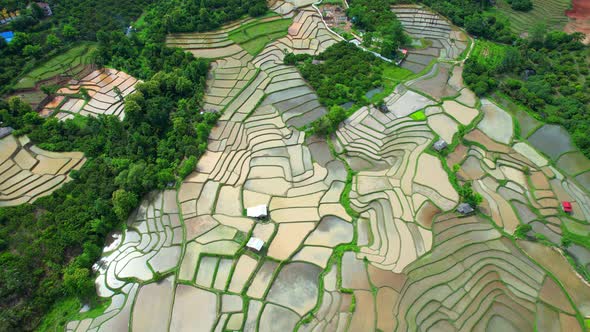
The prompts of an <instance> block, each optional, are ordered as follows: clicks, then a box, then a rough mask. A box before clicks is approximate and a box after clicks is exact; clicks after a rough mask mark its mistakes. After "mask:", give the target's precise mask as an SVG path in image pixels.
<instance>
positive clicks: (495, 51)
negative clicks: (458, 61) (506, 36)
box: [471, 39, 506, 68]
mask: <svg viewBox="0 0 590 332" xmlns="http://www.w3.org/2000/svg"><path fill="white" fill-rule="evenodd" d="M505 55H506V46H504V45H500V44H496V43H493V42H490V41H487V40H481V39H479V40H477V42H476V43H475V47H474V48H473V53H472V55H471V57H472V58H474V59H477V61H478V62H479V63H481V64H482V65H484V66H485V67H486V68H498V66H500V65H501V64H502V61H503V60H504V57H505Z"/></svg>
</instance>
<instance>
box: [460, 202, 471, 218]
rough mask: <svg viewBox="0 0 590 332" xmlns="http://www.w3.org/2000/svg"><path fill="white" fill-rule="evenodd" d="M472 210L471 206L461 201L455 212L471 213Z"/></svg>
mask: <svg viewBox="0 0 590 332" xmlns="http://www.w3.org/2000/svg"><path fill="white" fill-rule="evenodd" d="M474 211H475V210H474V209H473V207H472V206H471V205H469V204H467V203H461V204H459V207H458V208H457V212H459V213H461V214H463V215H467V214H470V213H473V212H474Z"/></svg>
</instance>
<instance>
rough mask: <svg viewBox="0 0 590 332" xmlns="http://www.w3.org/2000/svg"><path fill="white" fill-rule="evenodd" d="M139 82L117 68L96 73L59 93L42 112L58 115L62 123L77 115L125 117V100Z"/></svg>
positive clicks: (96, 71)
mask: <svg viewBox="0 0 590 332" xmlns="http://www.w3.org/2000/svg"><path fill="white" fill-rule="evenodd" d="M137 82H138V80H137V79H135V78H134V77H132V76H130V75H128V74H126V73H124V72H122V71H117V70H114V69H109V68H105V69H101V70H95V71H93V72H92V73H90V74H88V75H87V76H86V77H84V78H82V79H81V80H72V81H70V83H69V84H68V85H67V86H66V87H63V88H61V89H59V90H58V91H57V96H56V97H55V98H54V99H53V100H51V101H50V102H49V103H48V104H47V105H45V108H44V109H43V110H42V111H41V114H42V115H44V116H49V115H52V114H55V115H56V117H57V118H58V119H60V120H66V119H72V118H73V117H74V114H79V115H83V116H97V115H99V114H105V115H116V116H118V117H119V118H121V119H122V118H123V116H124V114H123V99H124V98H125V97H126V96H127V95H129V94H131V93H133V92H135V85H136V84H137Z"/></svg>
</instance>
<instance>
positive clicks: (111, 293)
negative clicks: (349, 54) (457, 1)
mask: <svg viewBox="0 0 590 332" xmlns="http://www.w3.org/2000/svg"><path fill="white" fill-rule="evenodd" d="M309 3H311V1H306V0H301V1H296V0H292V1H274V2H272V3H271V7H272V8H274V9H275V10H276V11H277V13H279V14H283V15H284V16H288V17H291V16H293V24H292V25H291V26H290V27H289V34H288V35H287V36H286V37H283V38H280V39H278V40H276V41H273V42H271V43H270V44H268V45H266V46H265V47H264V49H262V50H261V51H260V53H258V54H257V55H255V56H253V55H252V54H250V53H249V52H247V51H246V50H244V49H241V48H239V49H236V52H235V53H232V52H233V51H232V52H226V51H228V48H227V47H226V46H219V49H223V52H225V53H223V52H220V53H217V55H216V56H215V58H216V60H215V61H214V62H213V64H212V68H211V75H210V77H209V79H208V80H207V91H206V95H205V102H206V108H213V109H216V110H220V111H222V112H223V114H222V116H221V118H220V120H219V122H218V124H217V125H216V127H215V128H214V129H213V130H212V132H211V134H210V136H209V144H208V146H207V151H206V152H205V154H204V155H203V157H202V158H201V159H200V160H199V162H198V164H197V166H196V168H195V170H194V172H192V173H191V174H190V175H189V176H188V177H186V179H185V180H184V181H183V182H182V184H181V185H180V186H179V187H178V188H175V189H168V190H164V191H161V192H153V193H150V194H149V195H147V196H146V197H144V198H143V200H142V203H141V206H140V207H139V208H138V209H137V210H136V211H134V213H133V214H132V215H131V217H130V218H129V220H128V222H127V225H126V227H125V228H124V230H122V231H119V232H115V233H114V234H113V236H111V237H110V238H111V239H112V241H109V243H107V245H106V247H105V249H104V252H103V257H102V259H101V260H100V261H99V262H98V263H97V264H96V265H95V271H96V272H97V274H98V278H97V279H96V288H97V292H98V294H99V296H101V297H102V298H105V299H107V298H108V299H110V304H109V306H108V308H106V309H105V310H104V312H103V313H102V314H98V315H93V316H92V317H88V316H81V317H79V319H76V317H74V318H73V319H72V320H71V321H70V322H69V323H68V324H67V327H66V330H67V331H119V330H128V329H133V330H137V331H144V330H154V331H162V330H171V331H194V330H197V331H227V330H230V331H235V330H239V331H294V330H298V331H351V332H356V331H377V330H380V331H417V330H424V331H425V330H429V329H432V330H441V331H460V330H465V331H471V330H481V331H484V330H488V331H529V330H534V329H537V330H539V331H541V330H542V331H545V330H556V331H582V324H583V321H582V319H581V318H582V317H590V287H589V286H588V284H586V283H585V282H584V281H583V280H582V279H581V278H580V277H579V275H577V274H576V273H575V271H574V270H573V268H572V267H571V266H570V265H569V263H568V262H567V260H566V259H565V257H564V256H563V255H562V254H561V252H560V251H559V249H555V248H550V247H546V246H543V245H542V244H541V242H540V241H538V243H533V242H531V241H527V240H515V239H513V238H512V234H513V233H514V232H515V230H516V229H517V227H518V225H521V224H529V225H531V228H532V230H531V233H530V234H529V235H530V236H531V237H530V239H531V240H535V237H534V236H533V233H534V234H540V235H542V236H543V237H544V238H545V239H546V241H551V242H553V243H555V242H554V241H558V240H559V238H560V236H561V235H562V233H561V232H562V228H561V226H562V225H565V227H570V228H571V229H575V228H576V227H577V229H578V230H584V229H587V228H588V227H590V226H588V225H589V224H588V220H590V210H588V208H587V207H588V206H590V196H589V194H588V193H587V192H586V191H585V190H584V188H583V187H580V186H579V185H578V184H576V182H575V181H573V180H572V178H571V176H570V175H569V174H567V173H562V172H561V170H560V168H561V167H563V168H567V169H570V170H571V172H577V171H580V172H581V171H582V170H583V169H585V167H586V165H587V164H586V163H585V162H584V161H581V160H580V159H579V158H578V156H577V155H576V154H575V152H574V153H567V154H564V155H563V156H562V155H558V157H560V158H565V159H560V161H561V164H562V165H561V166H559V165H557V167H554V166H552V165H551V164H550V162H549V160H547V158H546V157H545V156H544V155H543V154H541V153H539V152H538V151H537V150H536V149H535V147H534V144H529V143H527V142H524V141H520V140H518V139H516V135H514V131H515V130H516V129H517V127H518V126H516V125H515V123H514V120H513V116H512V114H510V113H508V112H506V111H505V110H504V109H503V108H502V107H500V106H498V105H496V104H494V103H493V102H492V101H490V100H485V99H484V100H479V99H478V98H477V97H476V96H475V95H474V94H473V92H471V91H470V90H468V89H467V88H466V87H465V86H464V85H463V82H462V78H461V74H462V67H461V65H462V63H461V62H460V61H456V62H451V61H447V62H437V63H436V64H435V65H433V66H432V67H431V68H430V69H429V70H428V72H426V73H425V74H424V75H422V76H420V77H412V75H411V74H409V72H408V71H406V70H405V69H400V70H390V71H388V72H387V75H388V76H389V78H390V79H391V80H392V81H395V82H396V83H399V84H398V85H397V86H396V87H395V89H393V91H392V92H391V93H390V94H389V95H388V96H387V97H386V98H385V99H384V102H385V104H386V106H387V108H388V109H389V111H381V110H378V109H376V108H375V107H374V106H373V105H368V106H365V107H362V108H360V109H359V110H358V111H356V112H354V114H352V115H351V116H350V117H349V118H348V119H346V120H345V121H344V122H343V123H341V124H340V126H339V127H338V130H337V131H336V133H335V134H334V135H331V136H329V137H318V136H309V135H306V133H305V132H303V131H300V130H298V129H297V128H301V127H305V126H306V125H309V124H310V123H312V122H313V121H315V120H316V119H318V118H319V117H320V116H322V115H323V114H325V113H326V110H325V109H324V108H323V107H322V106H321V105H320V104H319V101H318V98H317V95H316V94H315V92H314V91H313V90H312V89H311V88H310V87H309V86H308V85H307V83H306V82H305V81H304V80H303V79H302V78H301V75H300V74H299V72H298V71H297V69H296V68H294V67H293V66H287V65H285V64H284V62H283V58H284V56H285V53H284V49H287V51H293V52H296V53H307V54H314V55H315V54H318V53H320V52H322V50H324V49H325V48H326V47H328V46H329V45H331V44H333V43H335V42H337V39H336V38H335V37H334V36H333V35H331V34H330V33H329V32H328V31H327V30H326V29H325V27H323V25H322V22H321V19H320V18H319V17H318V16H317V13H316V12H315V11H314V10H313V9H311V8H310V7H308V6H307V5H309ZM296 7H301V8H298V9H299V10H298V11H294V10H293V9H294V8H296ZM295 12H297V14H296V15H295V14H294V13H295ZM429 17H430V16H429ZM241 23H242V24H244V23H245V22H241ZM237 24H239V23H236V25H237ZM231 30H235V25H234V26H232V25H230V26H228V27H226V28H225V30H221V31H217V32H211V33H208V35H206V36H205V35H201V37H203V38H200V39H198V38H195V37H194V36H193V37H191V38H195V39H191V43H192V44H191V46H187V47H186V49H187V50H188V51H191V52H193V53H197V54H204V55H211V54H213V53H212V51H211V49H208V48H207V47H209V46H204V45H212V44H213V43H217V42H219V43H221V44H222V43H223V42H224V40H227V39H228V38H229V37H227V34H228V31H231ZM450 30H451V31H452V30H453V27H450ZM251 33H252V32H251ZM214 36H221V37H220V38H217V37H214ZM205 37H206V38H205ZM440 38H442V37H440ZM181 39H183V38H179V36H169V39H168V42H169V43H171V42H175V43H179V41H181ZM197 39H198V40H199V42H196V41H197ZM216 39H219V41H214V40H216ZM438 39H439V38H436V40H438ZM447 42H448V41H447ZM179 44H180V43H179ZM197 44H199V45H197ZM221 44H219V45H221ZM466 44H467V40H466V41H465V45H466ZM231 45H235V44H231ZM201 46H204V47H201ZM213 48H216V47H213ZM205 49H207V50H205ZM443 49H444V47H441V48H440V49H439V50H440V51H441V52H443V51H442V50H443ZM200 52H203V53H200ZM445 52H446V51H445ZM222 53H223V55H219V54H222ZM441 54H442V53H441ZM438 56H440V54H439V55H437V56H436V57H433V58H432V60H433V61H435V59H438ZM424 68H426V67H424ZM408 79H410V80H409V81H408ZM373 97H374V96H373ZM520 128H522V127H520ZM537 129H538V128H534V129H530V130H528V131H530V132H531V133H533V136H531V137H532V139H535V138H536V139H537V140H540V141H543V140H547V139H548V138H547V137H545V136H543V135H550V134H556V133H557V134H559V131H558V130H553V129H551V128H549V129H546V130H544V131H542V132H541V134H537V133H536V130H537ZM535 135H537V136H535ZM539 135H541V136H539ZM538 137H541V138H538ZM548 137H552V136H548ZM439 138H443V139H445V140H446V141H447V142H448V143H449V147H448V150H447V151H444V152H443V153H439V152H436V151H435V150H434V149H433V148H432V145H433V143H434V142H435V140H438V139H439ZM549 139H550V138H549ZM572 152H573V151H572ZM455 165H456V166H455ZM578 166H579V167H578ZM452 169H454V171H451V170H452ZM576 174H577V173H576ZM467 181H470V182H472V183H473V189H474V190H475V191H476V192H477V193H480V194H481V195H482V198H483V202H482V204H481V206H480V208H479V211H478V213H477V214H475V215H471V216H461V215H459V214H457V213H456V212H455V209H456V207H457V205H458V203H459V202H461V201H462V198H461V197H460V195H459V190H458V186H459V185H461V184H463V183H465V182H467ZM563 200H568V201H571V202H573V205H574V213H573V214H572V215H571V216H567V215H565V214H564V213H562V212H561V211H560V210H559V203H560V201H563ZM258 205H265V206H266V207H267V210H268V211H267V212H268V216H267V217H266V218H262V219H255V218H249V217H247V216H246V209H248V208H249V207H254V206H258ZM579 232H583V231H579ZM250 237H256V238H258V239H260V240H262V241H263V242H264V245H263V248H262V249H261V250H260V251H258V250H253V249H248V248H246V243H247V242H248V240H249V239H250ZM583 253H584V252H581V253H580V256H582V254H583ZM154 298H155V299H157V301H153V299H154ZM195 308H197V309H198V310H196V309H195Z"/></svg>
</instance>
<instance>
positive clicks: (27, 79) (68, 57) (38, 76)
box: [15, 43, 96, 89]
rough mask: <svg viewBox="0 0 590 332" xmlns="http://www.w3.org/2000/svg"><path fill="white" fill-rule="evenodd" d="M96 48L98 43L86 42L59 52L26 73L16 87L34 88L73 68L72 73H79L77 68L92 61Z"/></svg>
mask: <svg viewBox="0 0 590 332" xmlns="http://www.w3.org/2000/svg"><path fill="white" fill-rule="evenodd" d="M95 49H96V45H94V44H86V43H85V44H81V45H78V46H75V47H73V48H71V49H69V50H68V51H66V52H65V53H62V54H59V55H57V56H55V57H53V58H51V59H49V60H47V61H46V62H44V63H43V64H41V65H39V66H37V67H36V68H34V69H33V70H31V71H30V72H28V73H27V74H25V75H24V76H23V77H22V78H21V79H20V80H19V82H18V83H17V84H16V85H15V88H16V89H23V88H32V87H34V86H35V84H36V83H37V82H38V81H41V80H44V79H47V78H50V77H53V76H56V75H59V74H63V73H66V72H68V71H71V70H73V71H72V72H71V73H72V74H77V72H76V71H75V70H76V69H81V67H78V66H80V65H83V64H88V63H90V61H91V59H90V56H91V54H92V52H93V51H94V50H95ZM76 67H78V68H76ZM78 72H79V71H78Z"/></svg>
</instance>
